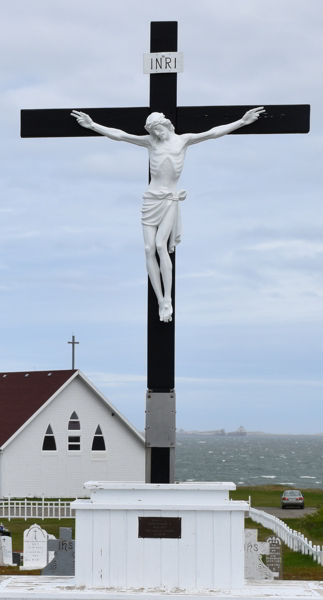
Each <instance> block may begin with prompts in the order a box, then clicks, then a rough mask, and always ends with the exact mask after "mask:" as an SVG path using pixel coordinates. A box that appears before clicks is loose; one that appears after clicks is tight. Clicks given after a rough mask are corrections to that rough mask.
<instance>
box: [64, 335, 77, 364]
mask: <svg viewBox="0 0 323 600" xmlns="http://www.w3.org/2000/svg"><path fill="white" fill-rule="evenodd" d="M67 343H68V344H72V369H73V371H74V369H75V345H76V344H79V343H80V342H76V341H75V335H72V341H71V342H67Z"/></svg>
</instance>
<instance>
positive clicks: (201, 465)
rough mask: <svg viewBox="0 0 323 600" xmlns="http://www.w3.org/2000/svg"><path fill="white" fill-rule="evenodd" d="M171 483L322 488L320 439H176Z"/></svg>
mask: <svg viewBox="0 0 323 600" xmlns="http://www.w3.org/2000/svg"><path fill="white" fill-rule="evenodd" d="M176 480H177V481H233V482H234V483H235V484H236V485H237V486H242V485H266V484H273V485H285V486H286V487H289V486H292V487H294V488H296V489H301V490H302V489H304V488H323V436H322V437H315V436H285V435H284V436H279V435H273V436H250V437H249V436H245V437H231V436H230V437H227V436H223V437H221V436H202V435H180V434H178V435H177V444H176Z"/></svg>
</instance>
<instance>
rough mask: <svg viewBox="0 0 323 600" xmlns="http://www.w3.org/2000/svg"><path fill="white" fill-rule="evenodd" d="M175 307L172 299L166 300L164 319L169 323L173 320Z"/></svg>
mask: <svg viewBox="0 0 323 600" xmlns="http://www.w3.org/2000/svg"><path fill="white" fill-rule="evenodd" d="M172 314H173V307H172V301H171V300H164V312H163V321H164V323H169V322H170V321H172Z"/></svg>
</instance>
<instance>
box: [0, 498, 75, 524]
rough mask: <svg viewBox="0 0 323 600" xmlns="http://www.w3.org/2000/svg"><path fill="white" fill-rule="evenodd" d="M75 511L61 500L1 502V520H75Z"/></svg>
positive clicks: (9, 500)
mask: <svg viewBox="0 0 323 600" xmlns="http://www.w3.org/2000/svg"><path fill="white" fill-rule="evenodd" d="M74 518H75V510H74V509H72V508H71V503H70V502H64V501H63V502H62V501H61V500H56V501H51V500H46V501H45V499H44V498H43V499H42V500H40V501H31V500H27V498H25V499H24V500H11V498H8V499H7V500H0V520H1V519H8V520H9V521H11V519H25V521H27V519H42V520H44V519H74Z"/></svg>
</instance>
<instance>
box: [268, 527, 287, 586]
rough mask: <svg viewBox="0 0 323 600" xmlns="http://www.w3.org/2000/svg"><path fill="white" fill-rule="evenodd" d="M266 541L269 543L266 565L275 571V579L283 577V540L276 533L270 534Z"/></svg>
mask: <svg viewBox="0 0 323 600" xmlns="http://www.w3.org/2000/svg"><path fill="white" fill-rule="evenodd" d="M266 541H267V542H268V543H269V554H268V555H267V556H266V565H267V567H268V569H270V570H271V571H272V572H273V574H274V578H275V579H283V566H282V565H283V561H282V541H281V539H280V538H279V537H277V536H276V535H270V536H269V537H268V538H267V540H266Z"/></svg>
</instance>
